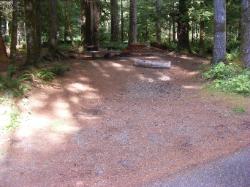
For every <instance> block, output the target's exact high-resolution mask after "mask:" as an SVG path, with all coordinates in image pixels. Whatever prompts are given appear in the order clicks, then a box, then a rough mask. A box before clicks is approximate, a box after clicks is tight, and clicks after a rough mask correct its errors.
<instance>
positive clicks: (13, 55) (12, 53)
mask: <svg viewBox="0 0 250 187" xmlns="http://www.w3.org/2000/svg"><path fill="white" fill-rule="evenodd" d="M17 3H18V0H13V12H12V25H11V44H10V58H11V59H12V60H13V61H15V60H16V46H17V11H18V8H17V6H18V5H17Z"/></svg>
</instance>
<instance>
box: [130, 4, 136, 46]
mask: <svg viewBox="0 0 250 187" xmlns="http://www.w3.org/2000/svg"><path fill="white" fill-rule="evenodd" d="M136 6H137V0H130V15H129V45H131V44H135V43H137V7H136Z"/></svg>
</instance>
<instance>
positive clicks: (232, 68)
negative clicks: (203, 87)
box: [203, 62, 243, 80]
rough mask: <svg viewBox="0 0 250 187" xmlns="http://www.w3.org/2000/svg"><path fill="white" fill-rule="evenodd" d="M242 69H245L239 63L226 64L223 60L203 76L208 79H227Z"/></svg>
mask: <svg viewBox="0 0 250 187" xmlns="http://www.w3.org/2000/svg"><path fill="white" fill-rule="evenodd" d="M241 71H243V69H242V68H241V67H240V66H239V65H237V64H233V63H229V64H224V63H222V62H221V63H218V64H216V65H214V66H213V67H212V68H210V69H209V70H208V71H206V72H205V73H203V78H205V79H208V80H215V79H226V78H230V77H233V76H235V75H237V74H238V73H240V72H241Z"/></svg>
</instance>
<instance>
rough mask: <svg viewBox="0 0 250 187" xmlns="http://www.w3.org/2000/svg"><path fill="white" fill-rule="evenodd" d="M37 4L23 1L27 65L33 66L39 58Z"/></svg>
mask: <svg viewBox="0 0 250 187" xmlns="http://www.w3.org/2000/svg"><path fill="white" fill-rule="evenodd" d="M38 3H39V2H37V1H36V0H24V8H25V23H26V43H27V59H26V63H27V64H33V63H35V62H36V61H37V60H39V58H40V43H41V42H40V41H41V38H40V25H39V19H38V17H39V13H38V9H39V6H38Z"/></svg>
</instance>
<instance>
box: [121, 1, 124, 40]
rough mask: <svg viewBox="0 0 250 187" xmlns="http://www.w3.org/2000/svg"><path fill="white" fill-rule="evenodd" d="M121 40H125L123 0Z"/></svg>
mask: <svg viewBox="0 0 250 187" xmlns="http://www.w3.org/2000/svg"><path fill="white" fill-rule="evenodd" d="M121 41H122V42H123V41H124V10H123V0H121Z"/></svg>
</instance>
